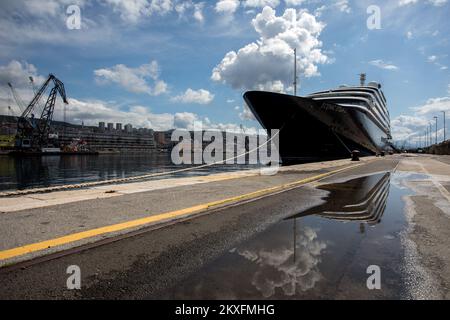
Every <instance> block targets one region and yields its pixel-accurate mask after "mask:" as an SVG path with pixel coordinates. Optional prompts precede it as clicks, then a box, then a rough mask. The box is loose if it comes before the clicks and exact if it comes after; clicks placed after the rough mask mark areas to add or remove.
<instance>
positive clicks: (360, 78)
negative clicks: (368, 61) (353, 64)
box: [359, 73, 366, 87]
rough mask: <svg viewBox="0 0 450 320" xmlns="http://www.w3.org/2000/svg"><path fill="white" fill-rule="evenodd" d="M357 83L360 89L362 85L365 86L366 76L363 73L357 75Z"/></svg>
mask: <svg viewBox="0 0 450 320" xmlns="http://www.w3.org/2000/svg"><path fill="white" fill-rule="evenodd" d="M359 82H360V83H361V87H364V85H365V84H366V74H365V73H361V74H360V75H359Z"/></svg>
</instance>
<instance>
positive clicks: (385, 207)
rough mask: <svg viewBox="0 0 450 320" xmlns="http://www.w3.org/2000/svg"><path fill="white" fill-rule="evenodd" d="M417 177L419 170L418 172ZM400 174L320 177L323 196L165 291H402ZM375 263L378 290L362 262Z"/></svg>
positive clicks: (296, 294) (305, 294)
mask: <svg viewBox="0 0 450 320" xmlns="http://www.w3.org/2000/svg"><path fill="white" fill-rule="evenodd" d="M416 178H417V177H416ZM404 179H405V177H404V176H401V177H400V176H399V174H396V173H395V174H391V173H390V172H383V173H377V174H373V175H370V176H365V177H359V178H355V179H353V180H350V181H347V182H343V183H336V184H330V185H323V186H320V187H319V188H320V189H322V190H326V191H328V192H329V193H328V196H327V197H326V199H324V200H326V202H325V203H324V204H323V205H320V206H317V207H314V208H312V209H309V210H307V211H305V212H302V213H299V214H296V215H294V216H291V217H288V218H286V219H285V220H283V221H281V222H280V223H278V224H276V225H274V226H272V227H270V228H269V229H267V230H266V231H264V232H262V233H260V234H258V235H256V236H255V237H254V238H252V239H250V240H249V241H246V242H244V243H242V244H240V245H239V246H238V247H236V248H234V249H232V250H230V251H229V252H227V253H226V254H224V255H222V256H221V257H219V258H218V259H216V260H215V261H213V262H212V263H209V264H207V265H206V266H204V267H203V268H201V269H200V270H199V271H198V272H196V273H195V274H193V275H191V276H190V277H188V278H187V279H186V280H185V281H183V283H181V284H178V285H177V286H176V287H175V288H173V289H172V290H170V291H169V292H167V297H166V298H172V299H372V298H373V299H375V298H387V299H390V298H392V299H401V298H404V297H406V296H407V292H406V290H407V288H406V285H405V283H406V281H405V279H404V274H405V273H404V272H402V271H403V270H402V266H403V259H404V249H403V247H402V240H401V237H402V236H401V235H402V231H404V230H405V228H406V226H407V220H406V217H405V214H404V202H403V200H402V198H403V197H404V196H406V195H411V194H412V191H411V190H409V189H408V188H406V187H405V186H404V184H403V183H402V181H404ZM371 265H377V266H379V267H380V268H381V285H382V288H381V290H369V289H368V288H367V284H366V283H367V279H368V277H369V276H370V275H369V274H367V268H368V267H369V266H371Z"/></svg>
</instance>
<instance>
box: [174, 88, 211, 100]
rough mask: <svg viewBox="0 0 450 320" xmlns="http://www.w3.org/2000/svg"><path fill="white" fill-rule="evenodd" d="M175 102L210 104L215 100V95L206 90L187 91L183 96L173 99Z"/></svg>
mask: <svg viewBox="0 0 450 320" xmlns="http://www.w3.org/2000/svg"><path fill="white" fill-rule="evenodd" d="M172 100H173V101H176V102H182V103H196V104H209V103H211V102H212V101H213V100H214V95H213V94H212V93H211V92H209V91H208V90H205V89H199V90H192V89H191V88H189V89H187V90H186V92H184V93H183V94H181V95H179V96H176V97H173V98H172Z"/></svg>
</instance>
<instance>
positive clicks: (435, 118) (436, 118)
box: [434, 117, 438, 144]
mask: <svg viewBox="0 0 450 320" xmlns="http://www.w3.org/2000/svg"><path fill="white" fill-rule="evenodd" d="M434 120H435V121H436V144H438V143H437V121H438V117H434Z"/></svg>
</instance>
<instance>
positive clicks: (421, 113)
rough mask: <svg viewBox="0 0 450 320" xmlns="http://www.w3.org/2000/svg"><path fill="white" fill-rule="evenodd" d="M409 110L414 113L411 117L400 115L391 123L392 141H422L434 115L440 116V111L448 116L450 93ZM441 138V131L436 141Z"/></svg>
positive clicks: (449, 112)
mask: <svg viewBox="0 0 450 320" xmlns="http://www.w3.org/2000/svg"><path fill="white" fill-rule="evenodd" d="M449 91H450V90H449ZM411 109H412V110H413V111H414V114H413V115H401V116H398V117H396V118H395V119H393V120H392V121H391V127H392V134H393V137H394V140H397V141H399V140H400V141H401V140H410V141H411V142H419V141H424V132H425V131H426V130H427V126H429V124H430V121H431V120H430V119H431V118H432V117H433V116H436V115H439V116H442V113H441V112H442V111H445V112H446V113H447V114H450V92H449V96H448V97H441V98H432V99H428V100H427V101H426V102H425V104H423V105H421V106H418V107H413V108H411ZM439 126H440V125H439ZM433 129H434V122H433ZM442 138H443V129H442V130H441V131H438V139H439V140H440V139H442Z"/></svg>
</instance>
